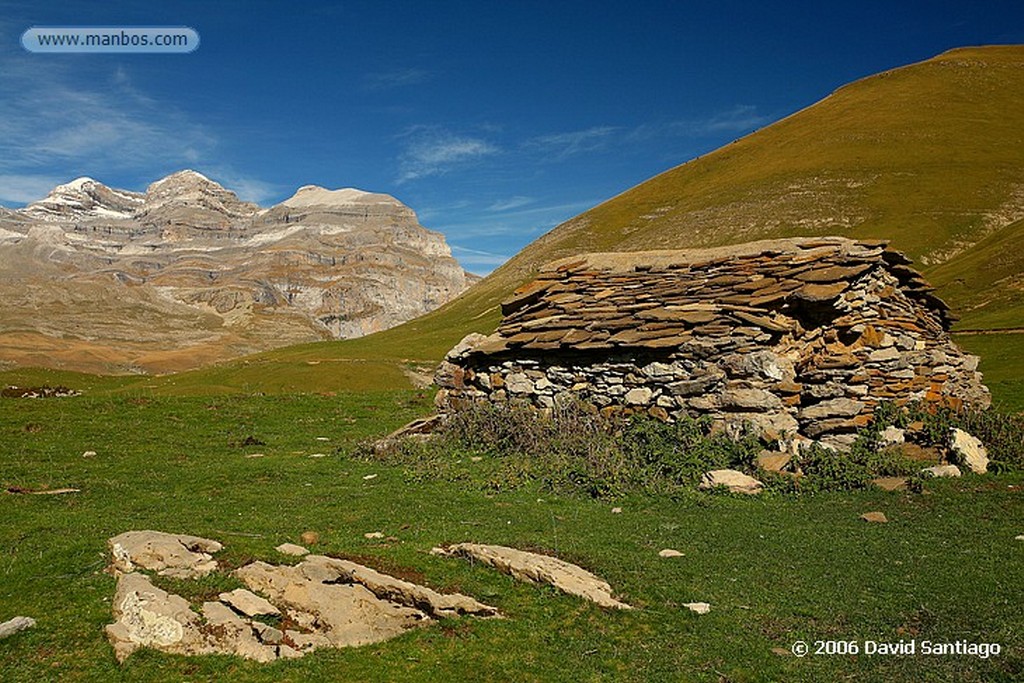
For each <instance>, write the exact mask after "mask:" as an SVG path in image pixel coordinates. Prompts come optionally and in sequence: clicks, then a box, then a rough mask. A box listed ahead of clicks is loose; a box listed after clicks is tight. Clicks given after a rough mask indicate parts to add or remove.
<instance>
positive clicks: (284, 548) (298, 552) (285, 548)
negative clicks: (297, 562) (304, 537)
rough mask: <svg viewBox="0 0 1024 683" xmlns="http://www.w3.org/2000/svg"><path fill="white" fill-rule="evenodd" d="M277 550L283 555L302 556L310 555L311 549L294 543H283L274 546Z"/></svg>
mask: <svg viewBox="0 0 1024 683" xmlns="http://www.w3.org/2000/svg"><path fill="white" fill-rule="evenodd" d="M274 550H276V551H277V552H279V553H281V554H282V555H291V556H292V557H302V556H303V555H309V550H307V549H306V548H303V547H302V546H301V545H295V544H294V543H282V544H281V545H279V546H277V547H276V548H274Z"/></svg>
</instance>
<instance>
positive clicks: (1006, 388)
mask: <svg viewBox="0 0 1024 683" xmlns="http://www.w3.org/2000/svg"><path fill="white" fill-rule="evenodd" d="M954 339H955V340H956V343H957V344H959V345H960V346H962V347H963V348H965V349H966V350H967V351H969V352H970V353H973V354H977V355H979V356H981V365H980V366H979V369H980V370H981V371H982V373H983V374H984V375H985V384H986V385H987V386H988V388H989V389H990V390H991V391H992V404H993V405H994V406H995V407H997V408H1000V409H1001V410H1005V411H1007V412H1018V413H1019V412H1024V362H1022V360H1021V359H1024V334H958V335H955V336H954Z"/></svg>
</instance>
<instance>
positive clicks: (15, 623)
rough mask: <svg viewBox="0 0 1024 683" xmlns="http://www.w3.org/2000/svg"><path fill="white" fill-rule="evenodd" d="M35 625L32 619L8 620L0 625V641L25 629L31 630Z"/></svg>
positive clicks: (15, 618) (17, 618) (16, 618)
mask: <svg viewBox="0 0 1024 683" xmlns="http://www.w3.org/2000/svg"><path fill="white" fill-rule="evenodd" d="M35 625H36V620H35V619H33V618H32V617H14V618H13V619H8V620H7V621H5V622H4V623H2V624H0V640H2V639H4V638H6V637H7V636H13V635H14V634H15V633H17V632H18V631H24V630H25V629H27V628H32V627H33V626H35Z"/></svg>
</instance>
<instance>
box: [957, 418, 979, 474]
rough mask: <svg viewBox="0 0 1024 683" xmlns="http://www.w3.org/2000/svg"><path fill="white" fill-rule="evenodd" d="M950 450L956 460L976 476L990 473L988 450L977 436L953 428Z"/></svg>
mask: <svg viewBox="0 0 1024 683" xmlns="http://www.w3.org/2000/svg"><path fill="white" fill-rule="evenodd" d="M949 449H950V450H951V451H953V454H954V456H955V457H956V459H958V460H959V461H960V462H961V463H962V464H964V465H966V466H967V467H969V468H970V469H971V471H972V472H974V473H975V474H985V473H986V472H988V450H986V449H985V446H984V445H983V444H982V443H981V440H980V439H978V438H977V437H976V436H972V435H970V434H968V433H967V432H965V431H964V430H962V429H958V428H956V427H953V428H952V429H951V430H950V440H949Z"/></svg>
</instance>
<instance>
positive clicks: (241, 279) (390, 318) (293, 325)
mask: <svg viewBox="0 0 1024 683" xmlns="http://www.w3.org/2000/svg"><path fill="white" fill-rule="evenodd" d="M471 279H472V278H468V279H467V274H466V273H465V272H464V271H463V270H462V268H461V267H460V266H459V264H458V262H457V261H456V260H455V259H454V258H452V255H451V251H450V250H449V248H448V245H447V244H446V243H445V240H444V237H443V236H442V235H440V234H439V233H436V232H432V231H430V230H427V229H426V228H424V227H423V226H421V225H420V224H419V222H418V220H417V218H416V214H415V213H414V212H413V211H412V209H410V208H409V207H407V206H405V205H404V204H402V203H401V202H400V201H398V200H397V199H395V198H394V197H391V196H388V195H385V194H377V193H371V192H363V191H361V190H356V189H352V188H346V189H341V190H328V189H325V188H322V187H316V186H312V185H307V186H305V187H302V188H300V189H299V190H298V191H297V192H296V193H295V194H294V195H293V196H292V197H290V198H289V199H286V200H285V201H283V202H281V203H280V204H278V205H276V206H273V207H270V208H267V209H263V208H260V207H259V206H257V205H256V204H253V203H250V202H245V201H241V200H240V199H239V198H238V197H237V196H236V195H235V193H233V192H231V191H230V190H228V189H226V188H224V187H222V186H221V185H219V184H218V183H216V182H214V181H212V180H210V179H209V178H206V177H205V176H203V175H202V174H200V173H196V172H194V171H181V172H178V173H174V174H172V175H170V176H168V177H166V178H163V179H162V180H159V181H157V182H154V183H152V184H151V185H150V186H149V187H148V188H147V190H146V192H144V193H140V192H128V191H125V190H117V189H113V188H109V187H107V186H105V185H103V184H102V183H100V182H98V181H96V180H93V179H91V178H79V179H77V180H75V181H72V182H70V183H67V184H65V185H60V186H58V187H56V188H55V189H54V190H53V191H52V192H51V193H50V194H49V195H48V196H47V197H46V198H44V199H42V200H40V201H38V202H33V203H32V204H29V205H28V206H26V207H25V208H23V209H18V210H17V211H6V210H0V363H2V362H3V361H11V362H15V363H23V364H34V365H47V366H57V367H64V368H67V369H78V370H85V371H90V372H116V371H124V370H133V371H139V370H142V371H152V372H167V371H176V370H181V369H185V368H188V367H194V366H197V365H201V364H204V363H209V362H212V361H215V360H221V359H224V358H229V357H233V356H237V355H242V354H244V353H251V352H254V351H260V350H265V349H268V348H273V347H276V346H285V345H288V344H294V343H300V342H307V341H316V340H320V339H330V338H350V337H358V336H361V335H365V334H369V333H372V332H376V331H379V330H383V329H387V328H389V327H392V326H394V325H397V324H399V323H402V322H405V321H406V320H410V319H412V318H415V317H417V316H420V315H422V314H424V313H426V312H428V311H431V310H433V309H434V308H437V307H438V306H441V305H442V304H444V303H446V302H447V301H449V300H450V299H452V298H454V297H455V296H456V295H458V294H459V293H460V292H461V291H462V290H464V289H465V288H466V287H467V285H468V284H469V280H471ZM47 350H49V351H50V352H47Z"/></svg>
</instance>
